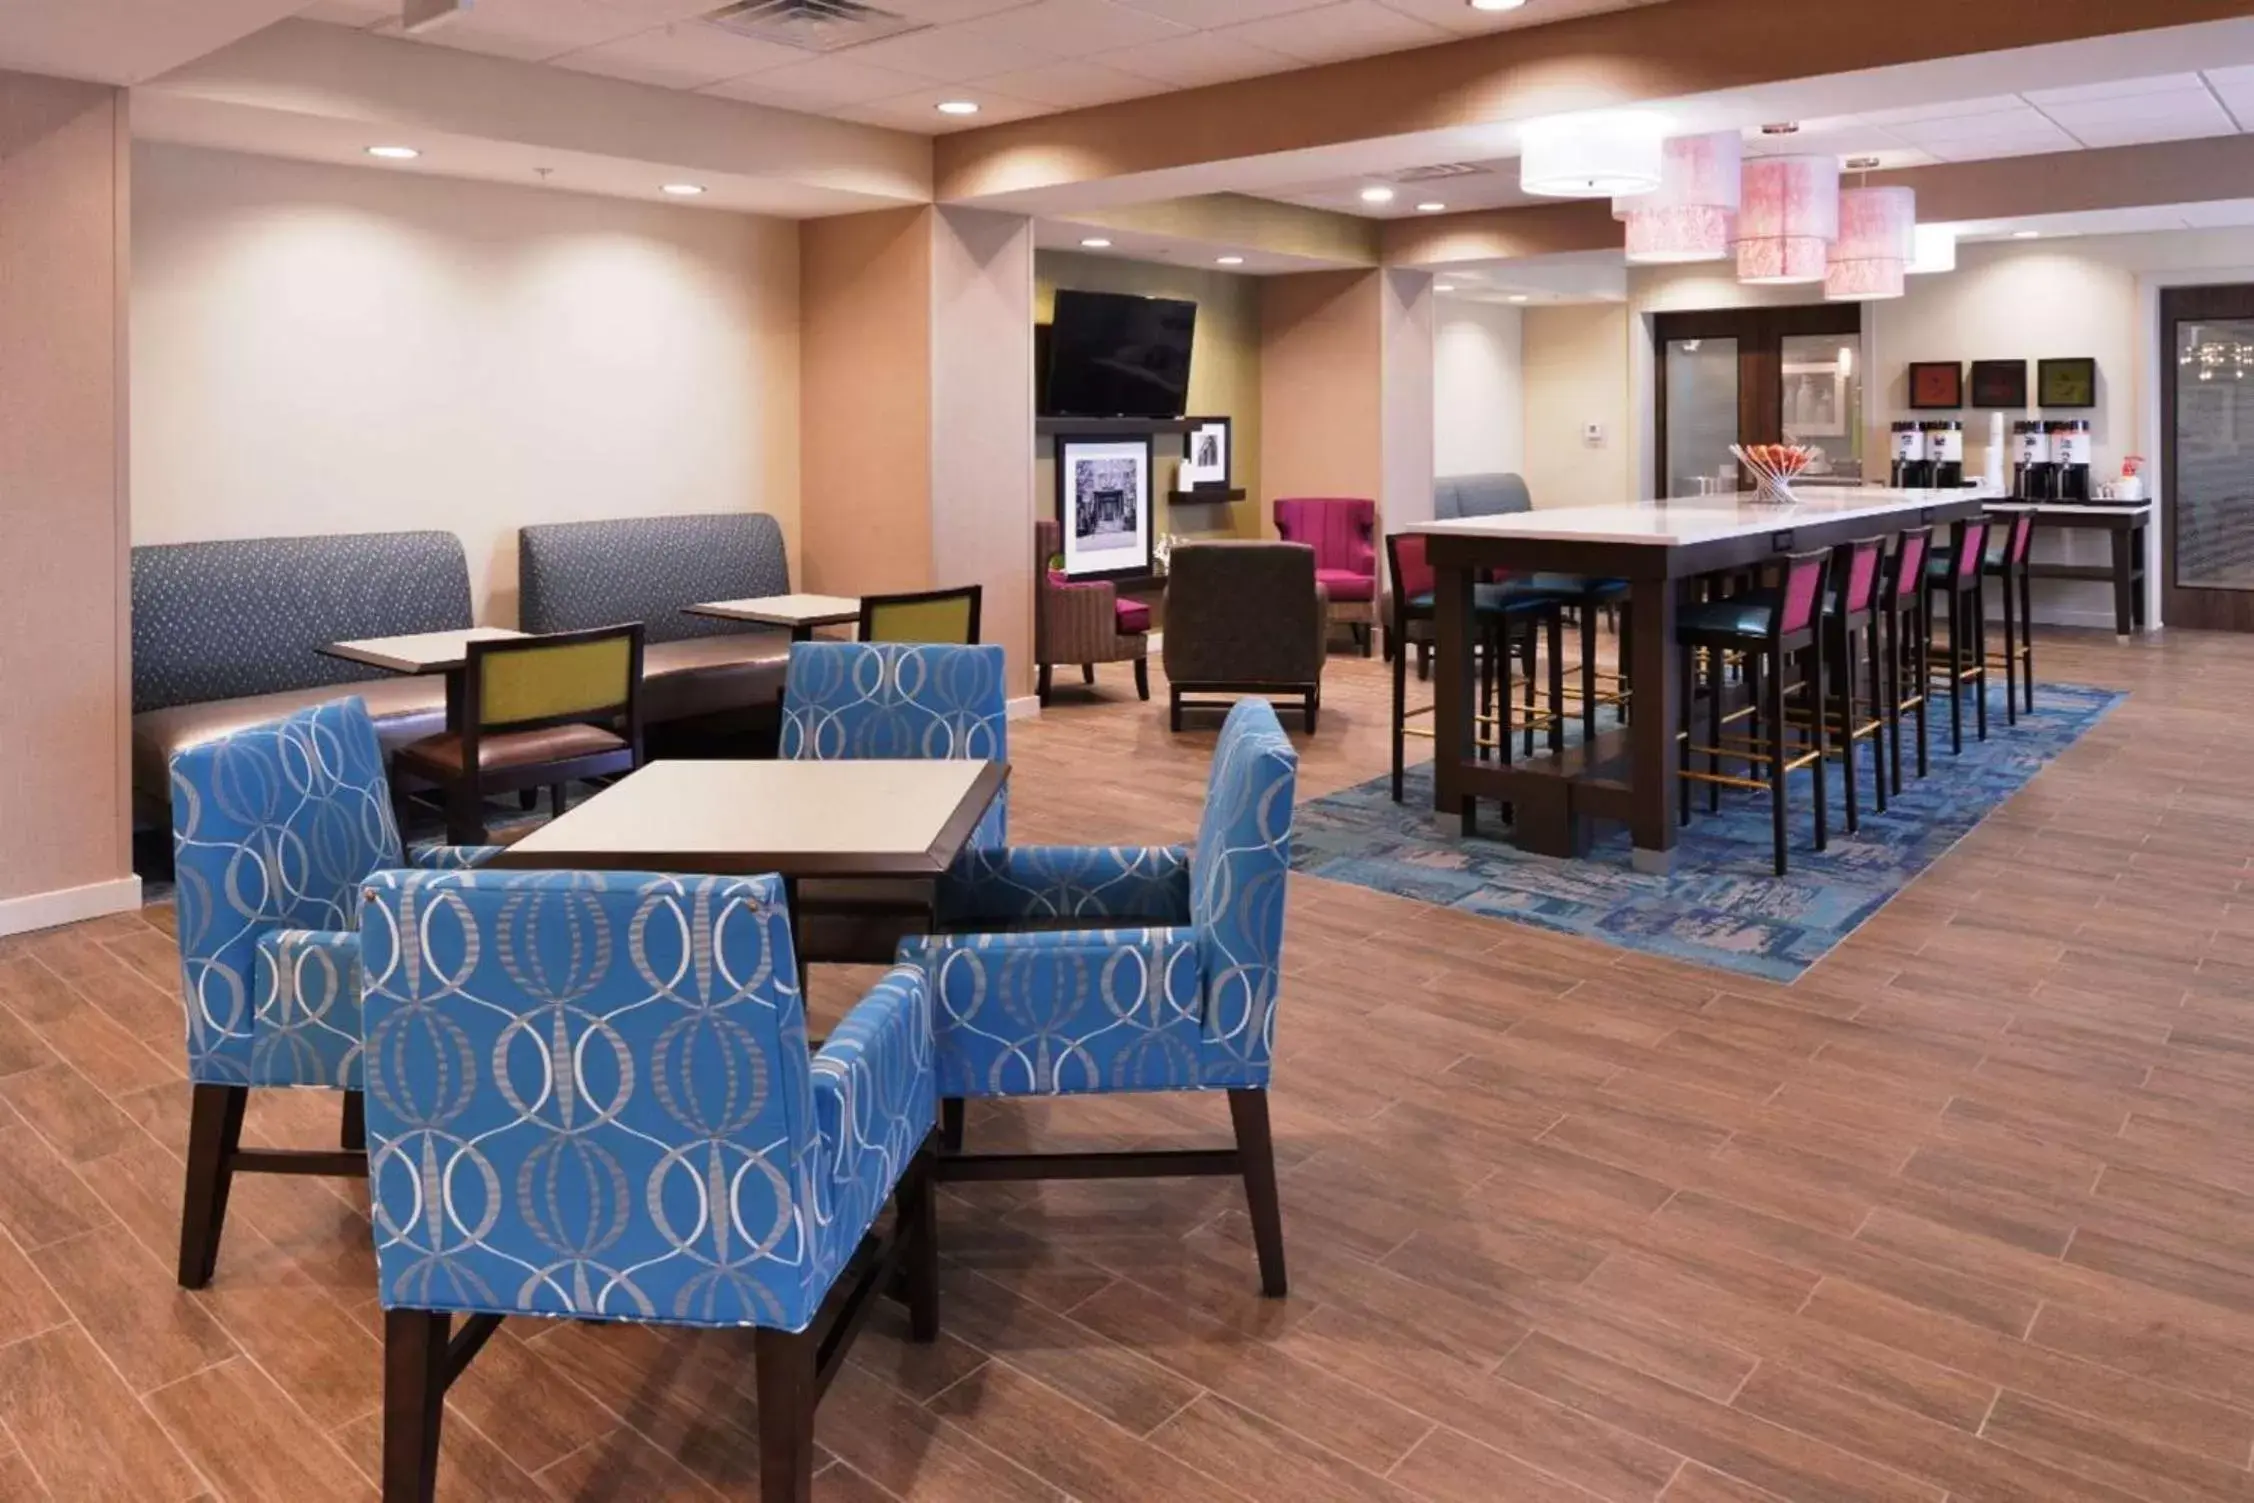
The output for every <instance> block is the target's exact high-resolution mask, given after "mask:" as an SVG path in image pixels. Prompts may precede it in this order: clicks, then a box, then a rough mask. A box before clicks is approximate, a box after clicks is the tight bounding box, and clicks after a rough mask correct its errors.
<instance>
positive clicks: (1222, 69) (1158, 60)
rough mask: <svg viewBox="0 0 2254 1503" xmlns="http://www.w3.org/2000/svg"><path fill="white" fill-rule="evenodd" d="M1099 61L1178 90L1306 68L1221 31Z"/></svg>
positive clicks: (1105, 56)
mask: <svg viewBox="0 0 2254 1503" xmlns="http://www.w3.org/2000/svg"><path fill="white" fill-rule="evenodd" d="M1097 61H1099V62H1101V63H1103V64H1104V65H1105V66H1107V67H1112V68H1119V69H1123V70H1124V71H1126V72H1129V73H1133V74H1136V75H1138V76H1140V77H1143V78H1149V79H1155V80H1157V81H1158V82H1160V83H1165V84H1171V85H1172V86H1173V87H1175V88H1178V89H1194V88H1197V87H1199V86H1200V85H1202V84H1214V83H1225V82H1227V81H1228V80H1230V79H1232V78H1250V77H1252V76H1253V75H1254V74H1258V73H1288V72H1290V71H1291V70H1292V69H1294V68H1297V67H1300V66H1302V64H1301V63H1300V61H1299V59H1297V58H1293V57H1285V56H1284V55H1283V54H1282V53H1280V52H1272V51H1270V50H1269V49H1268V48H1266V47H1255V46H1253V45H1252V43H1250V42H1246V41H1240V40H1239V39H1237V38H1235V37H1232V36H1230V35H1229V34H1227V33H1226V32H1219V31H1204V32H1194V33H1192V34H1191V35H1189V36H1182V37H1174V38H1171V39H1169V40H1167V41H1163V42H1145V43H1143V44H1142V45H1141V46H1140V47H1122V48H1120V49H1119V50H1118V51H1117V52H1106V53H1104V54H1102V55H1101V56H1100V57H1099V58H1098V59H1097Z"/></svg>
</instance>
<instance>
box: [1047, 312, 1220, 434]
mask: <svg viewBox="0 0 2254 1503" xmlns="http://www.w3.org/2000/svg"><path fill="white" fill-rule="evenodd" d="M1196 327H1197V304H1195V303H1188V302H1181V301H1178V300H1176V299H1173V298H1163V297H1133V296H1129V295H1126V294H1123V293H1116V292H1074V291H1069V290H1067V289H1064V288H1059V289H1058V290H1057V301H1056V314H1055V317H1054V320H1053V321H1052V323H1051V324H1050V327H1049V340H1048V344H1049V363H1048V381H1047V385H1046V388H1045V390H1046V393H1047V399H1046V401H1045V402H1044V404H1043V408H1042V415H1043V416H1044V417H1096V418H1104V417H1140V418H1178V417H1180V416H1181V415H1182V413H1183V412H1184V411H1185V410H1186V406H1187V403H1188V401H1189V394H1190V335H1191V333H1192V332H1193V331H1194V330H1195V329H1196Z"/></svg>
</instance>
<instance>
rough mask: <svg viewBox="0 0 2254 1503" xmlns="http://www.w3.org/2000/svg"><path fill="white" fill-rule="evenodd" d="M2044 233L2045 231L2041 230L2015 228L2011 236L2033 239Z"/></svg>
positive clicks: (2017, 238)
mask: <svg viewBox="0 0 2254 1503" xmlns="http://www.w3.org/2000/svg"><path fill="white" fill-rule="evenodd" d="M2042 233H2043V232H2042V231H2041V230H2013V231H2012V232H2011V238H2012V239H2014V240H2033V239H2035V238H2037V237H2038V236H2040V235H2041V234H2042Z"/></svg>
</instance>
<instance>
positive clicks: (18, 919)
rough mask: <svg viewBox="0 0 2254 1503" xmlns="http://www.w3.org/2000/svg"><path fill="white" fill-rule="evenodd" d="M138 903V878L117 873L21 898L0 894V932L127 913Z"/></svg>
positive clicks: (71, 922)
mask: <svg viewBox="0 0 2254 1503" xmlns="http://www.w3.org/2000/svg"><path fill="white" fill-rule="evenodd" d="M140 906H141V879H140V878H139V877H119V878H117V879H115V880H114V881H109V882H89V883H87V884H86V885H85V886H84V887H65V888H63V889H61V890H60V891H58V892H34V893H27V894H25V895H24V896H23V897H20V898H0V934H26V933H29V932H30V931H31V930H33V929H52V928H54V927H55V926H56V925H57V924H75V923H77V922H78V921H79V920H80V919H90V918H100V917H101V916H102V915H103V914H105V913H128V912H131V911H132V910H133V909H135V908H138V907H140Z"/></svg>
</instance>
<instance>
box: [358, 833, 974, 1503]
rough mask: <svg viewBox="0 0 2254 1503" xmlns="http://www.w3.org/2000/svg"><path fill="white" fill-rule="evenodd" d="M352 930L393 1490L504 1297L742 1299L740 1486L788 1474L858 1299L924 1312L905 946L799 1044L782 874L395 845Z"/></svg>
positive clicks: (797, 1484)
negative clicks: (535, 868)
mask: <svg viewBox="0 0 2254 1503" xmlns="http://www.w3.org/2000/svg"><path fill="white" fill-rule="evenodd" d="M360 937H361V947H362V954H363V956H364V957H365V961H366V970H367V1000H366V1006H365V1011H364V1024H365V1027H366V1030H367V1059H368V1074H367V1078H368V1145H369V1176H368V1181H369V1183H368V1198H369V1203H370V1209H371V1214H372V1216H373V1220H374V1224H375V1239H376V1265H377V1272H378V1276H379V1279H380V1284H379V1288H378V1293H379V1295H380V1297H381V1300H382V1303H383V1306H384V1498H385V1500H386V1503H428V1500H429V1499H430V1497H431V1494H432V1489H433V1487H434V1485H435V1479H436V1476H437V1469H438V1442H439V1428H440V1423H441V1419H442V1416H443V1414H444V1406H445V1395H446V1387H447V1384H448V1383H450V1382H451V1381H452V1380H453V1378H454V1377H455V1376H456V1375H457V1374H458V1373H459V1372H460V1371H461V1369H462V1368H463V1366H464V1365H465V1364H466V1363H467V1362H468V1361H469V1360H470V1359H471V1358H472V1357H473V1356H475V1355H476V1353H477V1350H478V1349H479V1347H481V1346H482V1345H483V1344H484V1342H485V1340H486V1339H487V1338H488V1337H489V1336H490V1335H491V1334H492V1332H493V1330H494V1328H495V1327H496V1326H497V1325H498V1324H499V1323H500V1321H501V1320H502V1319H503V1318H505V1317H507V1316H512V1315H531V1316H545V1317H549V1318H556V1319H568V1320H620V1321H641V1322H650V1323H655V1324H661V1325H673V1326H704V1327H718V1328H730V1329H733V1328H740V1327H744V1326H751V1327H755V1328H756V1329H757V1336H756V1338H755V1344H754V1348H753V1351H754V1357H755V1361H756V1364H757V1385H758V1400H759V1430H760V1447H759V1450H760V1456H759V1464H760V1472H761V1478H760V1494H759V1495H760V1497H761V1498H763V1499H766V1500H768V1503H780V1500H795V1503H805V1500H806V1499H808V1498H810V1497H811V1495H812V1475H813V1454H814V1428H813V1427H814V1405H815V1402H816V1400H817V1399H818V1397H819V1396H820V1394H821V1392H822V1390H823V1388H824V1387H826V1386H827V1384H828V1381H829V1378H830V1376H831V1375H832V1373H834V1372H835V1370H836V1367H837V1365H838V1364H839V1362H840V1361H841V1360H842V1359H843V1357H844V1355H845V1350H846V1348H847V1346H848V1345H849V1343H850V1340H851V1333H852V1332H853V1331H854V1330H855V1329H856V1328H857V1327H858V1325H859V1319H860V1311H861V1306H862V1304H863V1303H864V1302H865V1301H866V1300H867V1299H869V1298H871V1297H874V1296H876V1295H878V1294H881V1293H882V1292H883V1291H884V1290H885V1289H886V1288H887V1287H889V1286H890V1284H891V1282H892V1280H893V1279H894V1278H895V1277H898V1278H900V1279H901V1281H902V1282H903V1283H904V1285H905V1293H906V1294H907V1298H908V1306H909V1320H910V1327H911V1330H912V1333H913V1334H914V1335H915V1337H916V1338H917V1339H918V1340H922V1341H929V1340H931V1339H933V1338H934V1337H935V1336H937V1335H938V1322H939V1305H938V1287H939V1286H938V1263H937V1261H936V1257H935V1250H934V1244H933V1207H932V1199H931V1193H930V1181H931V1176H930V1156H929V1153H928V1152H927V1143H928V1140H929V1139H930V1136H931V1127H932V1117H933V1094H932V1054H931V1047H932V1046H931V1008H930V1002H929V999H928V995H927V993H926V990H925V982H924V977H923V974H922V972H921V971H919V970H916V969H914V968H912V967H906V966H903V967H897V968H895V969H894V970H893V971H892V972H891V973H890V974H888V975H887V976H885V977H884V979H883V980H881V981H880V982H879V983H878V984H877V985H876V987H875V988H873V989H872V990H871V991H870V992H869V993H868V994H867V995H866V996H865V997H864V998H863V999H862V1000H861V1002H860V1004H859V1005H858V1006H856V1007H855V1008H854V1009H853V1010H852V1012H850V1013H849V1014H847V1015H846V1018H845V1020H844V1021H843V1022H842V1023H840V1024H839V1025H838V1027H837V1029H836V1031H834V1032H833V1033H831V1035H830V1036H829V1039H828V1041H827V1042H826V1043H824V1044H823V1046H822V1047H821V1049H820V1050H819V1051H817V1052H815V1053H813V1054H812V1055H811V1057H810V1056H809V1054H808V1052H807V1040H806V1011H805V1006H804V1003H803V1001H802V999H801V996H800V992H799V985H798V967H797V962H796V959H795V957H794V956H793V954H792V951H791V943H790V928H789V924H788V922H787V919H786V915H785V913H784V910H783V904H782V884H781V882H780V881H779V880H778V879H777V878H775V877H771V876H767V877H669V876H652V875H647V874H642V873H629V872H606V873H591V872H457V873H444V874H438V873H421V872H385V873H382V874H380V875H378V876H376V877H373V878H371V879H370V880H369V881H368V883H367V884H366V888H365V903H364V905H363V907H362V909H361V921H360ZM566 1062H568V1065H567V1064H566ZM441 1190H442V1191H443V1198H442V1199H441V1198H440V1192H441ZM888 1199H896V1200H897V1201H898V1209H899V1215H898V1218H897V1221H896V1223H895V1225H894V1228H893V1229H892V1230H891V1231H890V1232H889V1233H888V1234H886V1235H885V1236H883V1237H882V1238H881V1239H879V1238H875V1237H872V1235H871V1228H872V1226H873V1224H874V1222H875V1220H876V1216H877V1213H878V1211H879V1210H880V1209H882V1207H883V1206H884V1203H885V1202H886V1201H887V1200H888ZM856 1254H859V1255H861V1258H862V1262H861V1263H859V1264H857V1265H856V1266H855V1269H854V1274H853V1276H852V1277H845V1276H844V1275H845V1274H846V1270H847V1265H848V1263H849V1262H851V1261H852V1260H854V1258H855V1257H856ZM456 1315H466V1316H468V1317H469V1318H468V1319H467V1320H466V1321H465V1322H463V1324H462V1325H461V1327H460V1329H459V1330H458V1331H457V1330H456V1329H455V1328H454V1325H453V1317H454V1316H456ZM838 1333H843V1335H842V1336H840V1335H839V1334H838Z"/></svg>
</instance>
